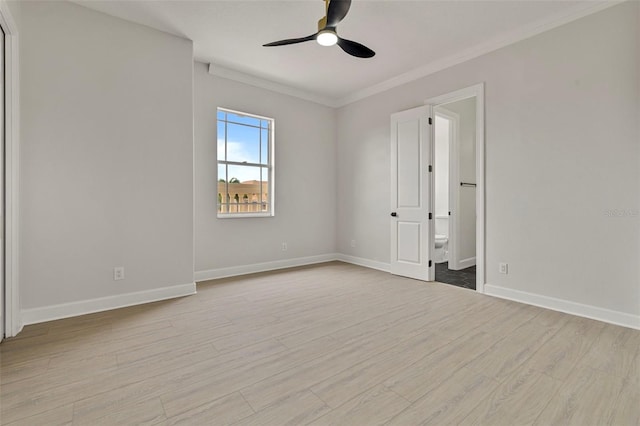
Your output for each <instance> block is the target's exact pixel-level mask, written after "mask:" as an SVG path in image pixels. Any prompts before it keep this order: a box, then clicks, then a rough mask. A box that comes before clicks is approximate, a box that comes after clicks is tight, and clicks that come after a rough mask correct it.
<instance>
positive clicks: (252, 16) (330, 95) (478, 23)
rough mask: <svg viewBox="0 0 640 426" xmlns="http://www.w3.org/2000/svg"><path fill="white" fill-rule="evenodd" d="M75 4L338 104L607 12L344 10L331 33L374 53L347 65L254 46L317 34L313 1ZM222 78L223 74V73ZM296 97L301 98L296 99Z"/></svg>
mask: <svg viewBox="0 0 640 426" xmlns="http://www.w3.org/2000/svg"><path fill="white" fill-rule="evenodd" d="M75 3H78V4H81V5H83V6H85V7H88V8H91V9H95V10H98V11H101V12H104V13H107V14H109V15H113V16H117V17H120V18H123V19H126V20H129V21H133V22H137V23H140V24H144V25H147V26H150V27H153V28H156V29H159V30H162V31H166V32H169V33H172V34H175V35H179V36H182V37H185V38H188V39H191V40H193V43H194V54H195V58H196V59H197V60H199V61H202V62H206V63H213V64H214V69H215V66H220V67H223V69H227V70H228V69H231V70H234V71H239V72H241V73H244V74H249V75H251V76H256V77H260V78H262V79H266V80H269V81H271V82H275V83H280V84H282V85H286V86H287V87H292V88H295V89H298V93H299V94H300V93H302V94H307V95H308V96H307V97H309V98H314V97H315V99H316V100H318V99H319V100H320V101H321V102H323V103H327V104H334V105H336V104H344V103H346V102H348V101H349V100H354V99H357V98H359V97H363V96H365V95H366V94H370V93H374V92H375V91H377V89H380V90H382V89H384V88H388V87H389V86H392V85H394V84H396V83H401V82H404V81H403V79H404V80H408V79H411V78H415V77H417V76H419V75H425V74H427V73H428V72H429V71H431V72H432V71H434V70H437V69H442V68H443V67H444V66H446V65H451V64H453V63H456V62H460V61H461V60H463V59H468V58H470V57H473V56H475V55H477V54H479V53H484V52H486V51H490V50H492V49H495V48H497V47H501V46H503V45H506V44H508V43H510V42H513V41H517V40H519V39H522V38H525V37H527V36H530V35H533V34H535V33H538V32H540V31H542V30H544V29H547V28H551V27H553V26H556V25H559V24H562V23H565V22H568V21H570V20H572V19H575V18H577V17H580V16H583V15H586V14H588V13H591V12H593V11H597V10H600V9H603V8H604V7H606V6H607V5H611V4H613V3H611V2H607V3H604V2H601V1H584V0H581V1H558V0H554V1H543V0H500V1H484V0H474V1H453V0H448V1H426V0H423V1H417V0H415V1H400V0H385V1H380V0H377V1H372V0H353V2H352V5H351V10H350V11H349V14H348V15H347V17H346V18H345V19H344V21H342V22H341V23H340V25H339V26H338V33H339V34H340V35H341V36H342V37H344V38H347V39H351V40H355V41H358V42H360V43H363V44H365V45H367V46H368V47H370V48H371V49H373V50H374V51H376V56H375V57H374V58H372V59H358V58H353V57H351V56H349V55H347V54H346V53H344V52H343V51H342V50H341V49H340V48H339V47H338V46H333V47H321V46H319V45H318V44H317V43H315V42H306V43H301V44H296V45H290V46H284V47H270V48H266V47H262V44H264V43H268V42H271V41H275V40H280V39H284V38H294V37H303V36H307V35H309V34H313V33H314V32H315V31H316V30H317V21H318V19H320V18H321V17H322V16H323V13H324V2H323V1H322V0H297V1H270V0H254V1H242V0H232V1H187V0H173V1H136V0H126V1H117V0H108V1H107V0H102V1H95V0H77V1H75ZM227 74H228V72H227ZM303 97H304V96H303Z"/></svg>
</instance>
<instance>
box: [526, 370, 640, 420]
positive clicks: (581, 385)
mask: <svg viewBox="0 0 640 426" xmlns="http://www.w3.org/2000/svg"><path fill="white" fill-rule="evenodd" d="M623 387H624V381H623V380H622V379H620V378H618V377H615V376H612V375H610V374H606V373H604V372H602V371H600V370H597V369H595V368H591V367H585V368H583V369H574V370H573V371H572V373H571V375H570V376H569V377H568V378H567V380H566V381H565V382H564V384H563V385H562V386H561V387H560V390H559V391H558V392H557V393H556V395H555V396H554V397H553V398H552V399H551V401H550V402H549V404H548V405H547V406H546V407H545V408H544V409H543V410H542V411H541V413H540V415H539V416H538V418H537V419H536V421H535V424H536V425H540V426H545V425H576V426H584V425H604V424H608V423H609V421H610V420H611V419H612V417H613V416H614V410H615V403H616V401H617V400H618V396H619V395H620V393H621V391H622V389H623ZM635 410H636V411H637V410H638V405H636V408H635ZM626 416H629V414H627V415H626ZM630 417H633V415H631V416H630Z"/></svg>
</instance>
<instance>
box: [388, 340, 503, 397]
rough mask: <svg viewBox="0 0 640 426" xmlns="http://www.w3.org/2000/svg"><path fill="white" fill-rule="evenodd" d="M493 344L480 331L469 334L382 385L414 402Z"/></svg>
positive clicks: (404, 369)
mask: <svg viewBox="0 0 640 426" xmlns="http://www.w3.org/2000/svg"><path fill="white" fill-rule="evenodd" d="M494 343H495V341H494V340H493V339H492V338H491V336H490V335H489V334H487V333H485V332H483V331H478V332H475V331H472V332H471V333H470V334H469V335H468V336H463V337H461V338H459V339H456V340H455V341H453V342H451V343H450V344H448V345H446V346H444V347H442V348H439V349H438V350H436V351H435V352H433V353H432V354H428V355H427V356H425V357H424V358H422V359H420V360H419V361H417V362H415V363H413V364H409V365H406V366H404V368H403V369H402V370H400V371H399V372H397V373H395V374H393V375H391V376H389V377H388V378H387V379H386V380H385V382H384V384H385V386H387V387H389V388H390V389H392V390H393V391H394V392H396V393H397V394H399V395H401V396H402V397H404V398H406V399H407V400H409V401H412V402H414V401H417V400H418V399H420V398H421V397H423V396H424V395H425V394H427V393H429V392H431V391H433V390H435V389H437V388H438V387H439V386H440V385H441V384H442V383H443V382H445V381H446V380H449V379H450V377H451V374H452V373H453V372H454V371H456V370H458V369H460V368H462V367H464V366H466V365H468V364H469V363H471V362H472V361H473V360H474V359H475V358H477V357H478V356H480V354H481V353H483V352H484V351H485V350H486V349H488V348H489V347H490V346H491V345H493V344H494Z"/></svg>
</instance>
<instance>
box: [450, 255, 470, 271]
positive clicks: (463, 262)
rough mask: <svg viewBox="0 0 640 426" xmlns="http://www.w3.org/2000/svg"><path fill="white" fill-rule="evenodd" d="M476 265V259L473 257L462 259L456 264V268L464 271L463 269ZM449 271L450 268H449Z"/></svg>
mask: <svg viewBox="0 0 640 426" xmlns="http://www.w3.org/2000/svg"><path fill="white" fill-rule="evenodd" d="M475 264H476V258H475V257H469V258H467V259H462V260H461V261H459V262H458V267H459V268H460V269H465V268H469V267H471V266H473V265H475ZM449 269H451V268H449Z"/></svg>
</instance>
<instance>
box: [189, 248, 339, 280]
mask: <svg viewBox="0 0 640 426" xmlns="http://www.w3.org/2000/svg"><path fill="white" fill-rule="evenodd" d="M337 259H338V255H337V254H336V253H328V254H321V255H317V256H307V257H296V258H293V259H284V260H274V261H272V262H262V263H253V264H251V265H241V266H230V267H227V268H218V269H209V270H206V271H198V272H196V273H195V274H194V277H195V280H196V282H200V281H207V280H215V279H218V278H227V277H235V276H239V275H247V274H255V273H257V272H267V271H275V270H277V269H285V268H294V267H296V266H305V265H313V264H315V263H324V262H331V261H333V260H337Z"/></svg>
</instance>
